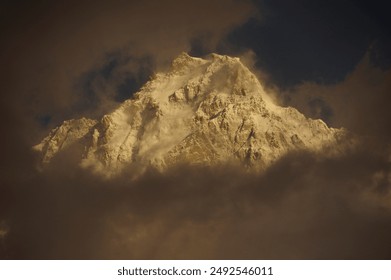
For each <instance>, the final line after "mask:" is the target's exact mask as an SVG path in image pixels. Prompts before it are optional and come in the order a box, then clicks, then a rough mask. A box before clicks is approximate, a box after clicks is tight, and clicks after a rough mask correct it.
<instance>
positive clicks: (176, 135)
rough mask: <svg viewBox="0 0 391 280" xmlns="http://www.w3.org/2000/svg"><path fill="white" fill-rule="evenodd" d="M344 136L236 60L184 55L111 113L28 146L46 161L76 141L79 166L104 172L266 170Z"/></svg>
mask: <svg viewBox="0 0 391 280" xmlns="http://www.w3.org/2000/svg"><path fill="white" fill-rule="evenodd" d="M342 134H343V131H342V130H340V129H334V128H329V127H328V126H327V125H326V124H325V123H324V122H323V121H321V120H312V119H309V118H306V117H305V116H304V115H303V114H301V113H300V112H298V111H297V110H296V109H294V108H290V107H280V106H277V105H276V104H275V103H274V102H273V101H272V99H271V98H270V97H269V96H268V95H267V94H266V92H265V90H264V88H263V87H262V85H261V83H260V82H259V81H258V79H257V78H256V77H255V75H254V74H252V73H251V72H250V70H249V69H248V68H247V67H245V66H244V65H243V64H242V63H241V62H240V59H239V58H233V57H229V56H222V55H217V54H212V55H211V56H210V57H208V58H207V59H201V58H195V57H191V56H189V55H187V54H186V53H182V54H181V55H180V56H179V57H177V58H176V59H175V60H174V61H173V62H172V65H171V68H170V69H169V71H168V72H166V73H159V74H157V75H156V76H155V77H154V78H152V79H151V80H150V81H149V82H147V83H146V84H145V85H144V86H143V87H142V88H141V89H140V91H139V92H137V93H136V94H135V95H134V97H133V98H131V99H128V100H126V101H125V102H123V103H122V104H121V105H119V106H118V108H117V109H115V110H114V111H113V112H111V113H109V114H107V115H105V116H103V117H102V118H101V119H100V120H91V119H86V118H82V119H77V120H75V119H74V120H68V121H65V122H64V123H63V124H62V125H60V126H59V127H57V128H55V129H54V130H52V132H51V133H50V134H49V136H47V137H46V138H45V139H43V140H42V142H41V143H40V144H38V145H36V146H35V147H34V149H35V150H37V151H39V152H40V153H41V155H42V164H44V165H45V164H48V163H49V162H50V161H51V160H52V159H53V158H54V157H56V156H57V155H58V154H61V153H66V151H67V150H68V149H70V148H71V147H79V148H81V149H78V151H80V153H78V154H77V156H78V159H79V162H80V164H81V166H82V167H90V168H92V169H93V170H94V171H95V172H97V173H99V174H102V175H105V176H113V175H116V174H119V173H120V172H121V171H122V170H124V169H130V170H132V171H134V174H136V173H138V174H141V173H142V172H143V170H145V169H146V168H147V167H150V166H152V167H155V168H157V169H159V170H164V169H166V168H167V167H170V166H174V165H176V164H180V163H186V164H199V165H208V166H211V165H216V164H220V163H228V162H233V163H235V162H236V163H240V164H241V165H245V166H247V167H249V168H254V169H256V170H264V169H265V168H266V167H267V166H269V165H271V164H272V163H273V162H275V161H276V160H277V159H279V158H281V157H282V156H283V155H285V154H287V153H288V152H290V151H294V150H303V149H305V150H309V151H313V152H316V153H319V152H323V151H325V150H326V149H327V148H328V147H333V146H335V145H336V144H337V142H338V139H339V138H340V136H341V135H342Z"/></svg>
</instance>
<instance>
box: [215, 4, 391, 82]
mask: <svg viewBox="0 0 391 280" xmlns="http://www.w3.org/2000/svg"><path fill="white" fill-rule="evenodd" d="M254 3H256V4H257V6H258V7H259V10H260V15H261V16H260V17H254V18H251V19H249V20H248V21H247V22H246V23H245V24H244V25H242V26H240V27H238V28H237V29H235V30H233V31H232V32H231V33H230V34H229V35H228V36H227V37H226V39H225V40H223V41H222V42H221V45H220V47H219V50H220V52H225V53H231V54H232V53H238V52H240V51H243V50H246V49H251V50H253V51H254V52H255V53H256V55H257V61H256V63H257V67H259V68H262V69H263V70H264V71H266V72H267V73H269V74H270V76H271V78H273V81H274V82H275V83H277V84H278V85H279V86H280V87H290V86H292V85H296V84H298V83H301V82H302V81H306V80H310V81H315V82H322V83H335V82H339V81H342V80H344V78H345V76H346V74H347V73H349V72H351V71H352V70H353V69H354V68H355V67H356V64H357V62H358V61H359V60H360V59H361V58H362V56H363V55H364V54H365V53H366V52H367V50H368V48H369V46H370V45H371V44H372V43H374V42H376V43H375V45H376V48H374V49H373V58H374V59H375V58H376V61H377V63H378V64H381V65H382V66H383V67H390V65H391V64H390V63H389V62H390V58H391V55H390V51H389V49H391V41H390V30H389V26H390V25H389V24H388V25H387V23H389V17H388V16H387V15H385V14H384V10H386V9H385V7H384V5H385V4H384V3H382V2H381V1H349V0H343V1H311V0H300V1H286V0H277V1H254Z"/></svg>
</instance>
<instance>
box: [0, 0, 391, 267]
mask: <svg viewBox="0 0 391 280" xmlns="http://www.w3.org/2000/svg"><path fill="white" fill-rule="evenodd" d="M271 2H272V3H271ZM384 11H385V9H384V7H383V6H382V5H381V2H380V1H327V3H324V1H305V0H300V1H297V2H295V5H293V4H292V3H291V1H282V0H278V1H277V0H276V1H235V0H232V1H226V0H224V1H223V0H216V1H213V0H208V1H174V0H172V1H67V3H66V4H60V3H57V2H53V1H34V2H31V1H18V2H17V3H15V1H5V2H4V3H3V4H2V6H1V7H0V19H1V20H0V36H1V37H0V38H1V41H2V42H1V43H2V44H1V46H0V50H1V52H0V59H1V60H0V61H2V65H1V66H2V70H1V73H0V75H1V78H2V79H1V85H0V90H1V108H0V116H1V120H2V128H3V129H2V131H3V133H2V138H1V139H2V140H1V147H2V156H1V170H0V176H1V177H0V256H1V257H2V258H27V259H30V258H274V259H279V258H332V259H333V258H348V259H357V258H373V259H381V258H390V257H391V247H390V245H389V242H388V239H389V236H390V234H391V227H390V225H391V223H390V222H391V207H390V204H391V196H390V187H391V179H390V178H391V166H390V165H391V163H390V155H391V148H390V143H391V142H390V129H389V128H390V127H391V124H390V120H391V116H390V112H391V111H390V110H389V104H390V102H389V101H390V92H391V84H390V83H391V76H390V75H391V71H390V66H391V61H390V53H389V50H390V49H391V48H390V31H389V29H387V26H389V24H388V23H389V19H388V17H387V15H385V14H384ZM182 51H187V52H190V53H191V54H192V55H205V54H207V53H209V52H219V53H226V54H230V55H238V56H244V57H246V58H251V59H249V60H247V61H248V66H249V67H251V68H252V69H253V70H254V71H255V72H257V73H258V74H259V77H260V78H261V79H262V82H263V83H264V84H265V85H266V86H267V87H268V88H269V90H270V91H271V92H272V93H273V94H275V95H276V96H277V97H278V98H279V101H280V103H281V104H284V105H293V106H295V107H297V108H298V109H299V110H300V111H302V112H303V113H305V114H306V115H307V116H309V117H313V118H322V119H324V120H325V121H326V122H327V123H328V124H330V125H332V126H336V127H341V126H343V127H345V128H346V129H348V130H349V131H351V132H352V133H353V134H355V135H356V137H357V139H359V140H358V141H359V143H360V144H359V148H358V149H357V150H356V151H354V152H351V153H349V154H347V155H345V156H343V157H341V158H339V159H319V158H315V157H314V156H312V155H309V154H293V155H289V156H287V157H286V158H284V159H282V160H281V161H280V162H278V163H277V164H276V165H275V166H273V167H272V168H271V169H270V170H269V171H268V172H266V174H264V175H262V176H261V175H249V174H247V173H242V172H241V171H239V170H232V167H224V168H223V167H222V168H219V169H217V170H210V169H209V170H208V169H194V168H189V167H179V168H178V169H177V170H173V171H171V172H170V173H169V174H165V175H161V174H155V173H153V172H151V173H148V174H147V175H146V176H145V177H143V178H141V179H140V180H139V181H137V182H132V183H130V182H129V181H128V180H127V179H126V174H124V178H118V179H116V180H114V181H101V180H100V179H99V178H95V177H91V176H90V174H88V172H83V171H81V170H79V169H78V168H77V167H75V166H76V165H75V163H74V162H73V161H72V158H71V156H70V157H69V158H64V159H63V161H61V162H57V163H56V164H54V165H53V166H52V167H51V168H50V169H49V170H47V171H46V172H44V173H39V172H37V170H36V169H35V168H34V166H35V158H34V155H33V154H32V151H31V148H30V147H31V146H32V145H34V144H36V143H37V142H39V141H40V140H41V138H42V137H43V136H45V135H46V134H47V133H48V131H49V130H50V129H52V128H54V127H55V126H56V125H58V124H59V123H61V122H62V121H63V120H64V119H67V118H74V117H79V116H82V115H83V116H91V117H98V116H100V115H102V114H103V113H105V112H107V111H108V110H110V109H111V108H113V107H115V106H116V105H117V104H118V102H121V101H123V100H124V99H126V98H129V97H131V96H132V94H133V93H134V92H135V91H137V89H138V88H139V87H140V86H141V85H142V84H143V83H144V82H145V81H146V80H147V79H148V78H149V76H150V75H152V74H153V73H154V72H157V71H162V70H164V69H165V68H166V67H167V65H168V64H169V63H170V61H171V60H172V58H174V57H175V56H176V55H178V54H179V53H180V52H182Z"/></svg>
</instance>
